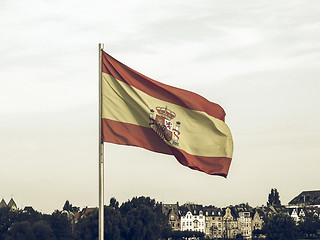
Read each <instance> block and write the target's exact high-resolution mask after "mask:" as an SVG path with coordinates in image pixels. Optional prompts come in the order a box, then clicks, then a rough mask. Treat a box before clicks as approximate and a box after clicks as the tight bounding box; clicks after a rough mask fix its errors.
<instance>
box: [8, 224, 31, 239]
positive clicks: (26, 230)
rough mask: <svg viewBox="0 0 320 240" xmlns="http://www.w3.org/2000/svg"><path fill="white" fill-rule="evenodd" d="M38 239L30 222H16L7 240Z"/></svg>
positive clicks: (9, 231)
mask: <svg viewBox="0 0 320 240" xmlns="http://www.w3.org/2000/svg"><path fill="white" fill-rule="evenodd" d="M17 239H19V240H36V238H35V235H34V233H33V231H32V228H31V224H30V223H29V222H16V223H14V224H12V227H11V228H10V229H9V230H8V232H7V234H6V237H5V240H17Z"/></svg>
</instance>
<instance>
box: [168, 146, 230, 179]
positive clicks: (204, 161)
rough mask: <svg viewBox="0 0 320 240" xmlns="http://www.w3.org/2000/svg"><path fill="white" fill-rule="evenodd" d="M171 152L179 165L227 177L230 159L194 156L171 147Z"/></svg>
mask: <svg viewBox="0 0 320 240" xmlns="http://www.w3.org/2000/svg"><path fill="white" fill-rule="evenodd" d="M171 151H172V153H173V155H174V156H175V157H176V159H177V160H178V161H179V163H181V164H182V165H184V166H187V167H189V168H191V169H193V170H198V171H201V172H205V173H207V174H210V175H219V176H223V177H227V175H228V171H229V167H230V164H231V160H232V159H231V158H228V157H203V156H195V155H191V154H188V153H186V152H185V151H183V150H181V149H176V148H173V147H171Z"/></svg>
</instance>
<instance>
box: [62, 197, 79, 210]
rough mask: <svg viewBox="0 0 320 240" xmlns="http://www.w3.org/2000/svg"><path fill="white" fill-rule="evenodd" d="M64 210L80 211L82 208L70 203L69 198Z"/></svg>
mask: <svg viewBox="0 0 320 240" xmlns="http://www.w3.org/2000/svg"><path fill="white" fill-rule="evenodd" d="M63 210H66V211H69V212H73V213H74V212H79V210H80V208H79V207H75V206H72V204H70V202H69V200H67V201H66V202H65V204H64V206H63Z"/></svg>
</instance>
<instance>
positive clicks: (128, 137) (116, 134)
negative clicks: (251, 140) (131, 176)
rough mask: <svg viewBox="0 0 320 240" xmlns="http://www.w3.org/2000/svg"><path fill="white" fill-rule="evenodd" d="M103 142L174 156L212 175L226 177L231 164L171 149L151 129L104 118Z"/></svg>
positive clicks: (220, 158) (217, 158) (215, 158)
mask: <svg viewBox="0 0 320 240" xmlns="http://www.w3.org/2000/svg"><path fill="white" fill-rule="evenodd" d="M102 141H103V142H110V143H115V144H121V145H129V146H136V147H141V148H145V149H148V150H150V151H153V152H158V153H164V154H170V155H174V156H175V157H176V159H177V160H178V161H179V162H180V163H181V164H182V165H184V166H187V167H189V168H191V169H194V170H198V171H202V172H205V173H208V174H211V175H220V176H223V177H226V176H227V174H228V171H229V167H230V164H231V158H227V157H203V156H195V155H191V154H188V153H186V152H185V151H183V150H180V149H176V148H174V147H170V146H168V145H167V144H166V143H165V142H164V141H163V140H162V139H161V138H160V137H159V136H158V135H157V134H156V133H155V132H154V130H153V129H151V128H146V127H141V126H137V125H134V124H129V123H122V122H118V121H113V120H109V119H104V118H103V119H102Z"/></svg>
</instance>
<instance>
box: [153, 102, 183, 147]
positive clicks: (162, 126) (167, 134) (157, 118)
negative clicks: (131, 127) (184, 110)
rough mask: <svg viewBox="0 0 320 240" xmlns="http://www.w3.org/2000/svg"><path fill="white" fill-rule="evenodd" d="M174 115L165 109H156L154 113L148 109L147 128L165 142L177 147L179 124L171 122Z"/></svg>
mask: <svg viewBox="0 0 320 240" xmlns="http://www.w3.org/2000/svg"><path fill="white" fill-rule="evenodd" d="M175 117H176V114H175V113H174V112H173V111H171V110H170V109H168V108H167V107H156V113H155V111H154V110H153V109H150V117H149V119H150V123H149V126H150V127H151V128H153V129H154V130H155V132H156V133H157V134H158V135H159V136H160V137H161V138H162V139H164V140H165V141H166V142H168V143H170V144H172V145H175V146H179V142H178V141H179V134H180V132H179V128H180V125H181V123H180V122H179V121H177V122H176V123H175V124H174V122H173V121H172V120H173V119H174V118H175Z"/></svg>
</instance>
